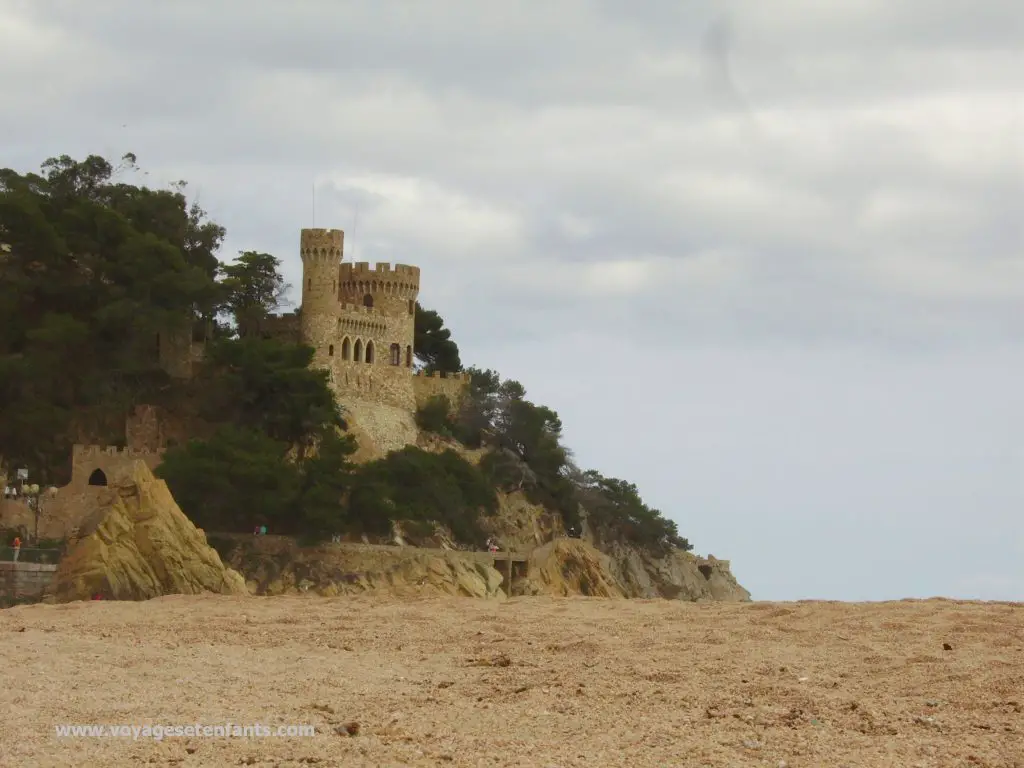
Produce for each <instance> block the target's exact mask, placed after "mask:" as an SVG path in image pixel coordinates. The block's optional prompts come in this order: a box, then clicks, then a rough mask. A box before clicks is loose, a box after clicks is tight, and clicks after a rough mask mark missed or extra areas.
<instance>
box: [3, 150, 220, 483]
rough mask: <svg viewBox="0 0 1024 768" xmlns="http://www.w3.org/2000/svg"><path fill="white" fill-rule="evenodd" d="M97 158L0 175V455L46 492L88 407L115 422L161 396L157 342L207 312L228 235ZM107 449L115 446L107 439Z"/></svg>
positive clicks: (129, 163)
mask: <svg viewBox="0 0 1024 768" xmlns="http://www.w3.org/2000/svg"><path fill="white" fill-rule="evenodd" d="M123 160H124V162H123V163H122V165H121V166H120V167H118V168H116V169H115V168H114V167H113V166H112V165H111V164H110V163H109V162H108V161H106V160H104V159H103V158H101V157H97V156H89V157H87V158H86V159H85V160H84V161H81V162H79V161H75V160H73V159H72V158H70V157H68V156H61V157H59V158H51V159H49V160H47V161H46V162H44V163H43V165H42V174H33V173H28V174H20V173H18V172H16V171H14V170H12V169H9V168H6V169H2V170H0V374H2V376H0V446H3V451H4V453H5V455H6V456H7V458H8V460H9V461H12V462H14V463H16V464H22V465H27V466H28V467H29V468H30V469H31V470H32V471H33V474H34V475H35V476H36V477H39V478H40V479H41V480H42V481H44V482H51V481H57V475H58V474H59V468H60V467H62V466H63V465H64V464H65V462H66V456H67V451H68V449H69V445H68V443H69V442H70V438H69V433H70V431H71V426H72V425H71V421H72V419H73V418H75V416H76V414H80V413H81V412H82V411H83V409H90V408H106V409H108V410H111V411H120V412H122V413H123V412H124V411H125V410H127V409H128V408H129V407H130V406H131V405H132V404H133V403H135V402H139V401H141V400H142V399H144V398H145V397H146V396H147V395H148V394H150V393H152V392H154V391H156V390H157V389H158V388H159V387H161V386H166V383H167V382H166V376H165V375H163V374H162V373H161V372H160V370H159V366H158V362H159V361H158V352H157V335H158V334H159V333H161V332H162V331H164V330H166V329H167V328H169V327H175V326H177V327H182V326H184V328H185V329H186V330H187V329H188V328H189V327H190V326H191V325H199V326H202V325H203V323H204V322H206V321H208V320H210V319H211V318H212V317H213V314H214V312H215V307H216V304H217V297H218V295H219V291H220V289H219V288H218V286H217V284H216V282H215V280H214V276H215V273H216V266H217V259H216V256H215V251H216V250H217V248H218V247H219V245H220V242H221V240H222V239H223V235H224V230H223V229H222V228H221V227H219V226H217V225H216V224H214V223H213V222H210V221H207V220H206V218H205V213H204V212H203V211H202V209H200V208H199V207H198V206H196V205H191V206H190V205H189V204H188V202H187V200H186V199H185V196H184V194H183V192H182V188H183V185H179V186H177V187H176V188H175V189H172V190H151V189H146V188H140V187H137V186H133V185H131V184H126V183H122V182H120V181H117V180H116V179H115V176H116V175H117V174H119V173H121V172H122V171H124V170H126V169H134V167H135V158H134V156H133V155H130V154H129V155H126V156H125V157H124V159H123ZM112 437H113V436H112Z"/></svg>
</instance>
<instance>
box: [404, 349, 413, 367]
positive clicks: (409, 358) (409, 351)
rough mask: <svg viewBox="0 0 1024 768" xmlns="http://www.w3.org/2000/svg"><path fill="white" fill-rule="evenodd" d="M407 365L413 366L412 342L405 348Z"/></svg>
mask: <svg viewBox="0 0 1024 768" xmlns="http://www.w3.org/2000/svg"><path fill="white" fill-rule="evenodd" d="M405 367H406V368H412V344H410V345H409V346H407V347H406V348H405Z"/></svg>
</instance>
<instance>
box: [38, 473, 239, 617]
mask: <svg viewBox="0 0 1024 768" xmlns="http://www.w3.org/2000/svg"><path fill="white" fill-rule="evenodd" d="M105 502H106V503H105V504H104V505H103V507H101V509H100V510H99V511H98V512H96V513H95V514H94V515H92V517H91V518H90V519H89V520H87V521H86V522H85V523H84V524H83V525H82V526H81V527H80V529H79V535H78V539H77V541H76V543H74V544H73V545H72V547H71V549H70V550H69V552H68V553H67V555H65V557H64V558H63V560H61V563H60V567H59V568H58V570H57V573H56V576H55V578H54V582H53V585H52V586H51V588H50V589H51V592H52V597H53V598H54V599H55V600H56V601H58V602H68V601H71V600H88V599H90V598H92V597H93V596H94V595H96V594H99V595H101V596H102V597H103V598H105V599H111V600H147V599H149V598H152V597H158V596H160V595H170V594H198V593H201V592H215V593H220V594H226V595H246V594H248V591H247V590H246V588H245V581H244V580H243V579H242V577H241V576H240V575H239V574H238V573H236V572H235V571H233V570H231V569H230V568H227V567H226V566H225V565H224V563H222V562H221V559H220V556H219V555H218V554H217V552H216V551H215V550H214V549H213V548H212V547H210V546H209V544H208V543H207V541H206V535H205V534H204V533H203V531H202V530H200V529H199V528H196V527H195V525H193V524H192V521H191V520H189V519H188V518H187V517H186V516H185V514H184V513H183V512H182V511H181V510H180V509H179V508H178V505H177V503H175V501H174V497H173V496H171V492H170V490H168V488H167V484H166V483H164V481H163V480H158V479H157V478H155V477H154V476H153V474H152V472H150V470H149V468H148V467H147V466H146V465H145V464H143V463H142V462H136V464H135V466H134V467H133V468H132V469H131V471H130V472H129V473H127V476H126V477H125V478H124V479H123V480H122V481H120V482H119V483H118V484H117V485H116V486H114V487H112V488H111V489H110V492H109V494H108V498H107V499H106V500H105Z"/></svg>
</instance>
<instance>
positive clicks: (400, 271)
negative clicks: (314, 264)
mask: <svg viewBox="0 0 1024 768" xmlns="http://www.w3.org/2000/svg"><path fill="white" fill-rule="evenodd" d="M395 278H404V279H407V280H409V281H412V282H416V283H419V281H420V268H419V267H413V266H410V265H408V264H395V265H394V266H392V265H391V264H389V263H387V262H383V261H382V262H380V263H379V264H374V265H373V266H371V265H370V262H368V261H357V262H356V263H355V264H342V265H341V279H342V280H381V279H395Z"/></svg>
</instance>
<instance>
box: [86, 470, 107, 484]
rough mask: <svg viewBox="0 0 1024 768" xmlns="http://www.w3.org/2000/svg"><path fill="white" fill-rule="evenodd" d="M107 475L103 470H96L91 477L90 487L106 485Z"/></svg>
mask: <svg viewBox="0 0 1024 768" xmlns="http://www.w3.org/2000/svg"><path fill="white" fill-rule="evenodd" d="M106 484H107V475H106V473H104V471H103V470H102V469H94V470H93V471H92V474H91V475H89V485H106Z"/></svg>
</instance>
